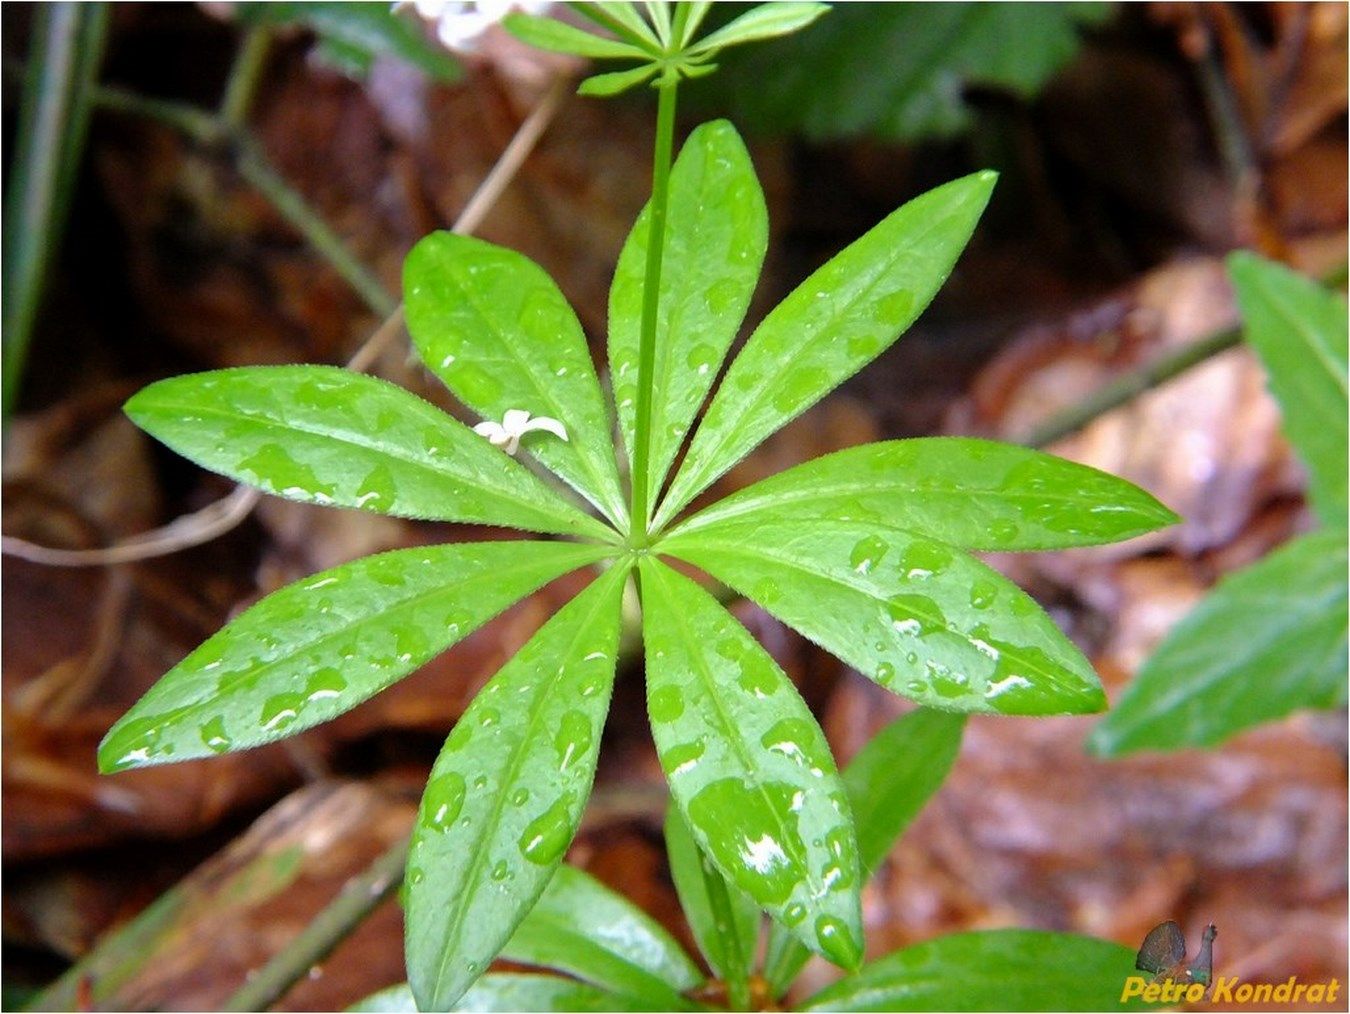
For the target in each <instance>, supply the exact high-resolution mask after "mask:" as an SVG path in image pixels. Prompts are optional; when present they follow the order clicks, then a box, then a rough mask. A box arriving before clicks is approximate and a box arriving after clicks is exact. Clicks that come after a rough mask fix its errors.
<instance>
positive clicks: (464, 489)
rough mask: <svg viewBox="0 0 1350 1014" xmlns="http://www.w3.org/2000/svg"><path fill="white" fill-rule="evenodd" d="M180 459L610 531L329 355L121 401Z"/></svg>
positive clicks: (339, 501)
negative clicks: (324, 362)
mask: <svg viewBox="0 0 1350 1014" xmlns="http://www.w3.org/2000/svg"><path fill="white" fill-rule="evenodd" d="M126 412H127V415H129V416H130V417H131V419H132V421H133V422H135V423H136V425H137V426H139V427H141V428H142V429H143V430H145V431H146V432H147V433H150V434H151V435H152V436H154V437H156V438H157V439H159V440H161V441H163V442H164V443H166V444H168V445H169V446H170V447H172V448H173V449H174V450H175V451H177V452H178V453H179V454H181V455H183V456H184V457H185V458H189V459H190V460H192V461H195V462H196V463H197V464H199V465H201V466H202V467H203V468H209V469H211V470H212V471H214V472H219V473H221V474H222V475H227V476H229V477H230V478H232V479H235V480H238V481H239V482H245V483H248V484H249V485H252V486H257V487H259V488H261V489H263V490H266V491H267V492H268V493H275V494H276V495H278V496H283V497H286V498H287V499H289V500H300V501H304V502H307V503H319V504H330V505H333V506H338V507H358V508H360V509H362V510H368V511H376V512H378V513H381V514H394V515H397V516H399V517H410V518H426V519H432V520H438V521H465V522H471V523H483V524H493V525H509V526H511V527H515V528H524V529H528V530H531V531H539V532H555V533H558V534H564V535H592V536H597V537H601V538H603V537H605V536H607V535H612V533H611V532H610V531H609V529H608V528H606V527H605V526H604V525H603V524H601V523H600V522H598V521H596V520H595V519H594V518H592V517H589V516H587V515H585V514H583V513H582V512H581V511H580V510H578V509H577V508H575V507H573V506H572V505H571V504H569V503H568V502H567V501H566V500H565V499H564V498H562V497H560V496H559V495H558V494H557V493H556V492H554V491H553V490H551V489H549V487H548V486H546V485H545V484H544V483H543V482H541V481H540V480H539V479H538V478H536V477H535V476H534V475H532V474H531V473H530V471H529V470H528V469H527V468H525V467H524V466H523V465H521V464H520V463H519V462H517V461H512V460H511V458H509V457H508V456H507V455H505V454H503V453H502V452H501V451H499V450H497V449H496V448H495V447H493V446H492V445H491V444H489V443H488V442H487V441H486V440H484V439H483V438H482V437H480V436H479V435H478V434H476V433H474V432H473V431H472V430H470V429H469V428H468V427H467V426H464V425H463V424H462V423H460V422H459V421H458V420H456V419H453V418H451V417H450V416H448V415H446V414H445V413H444V412H442V411H441V410H440V409H438V408H436V407H434V406H432V405H429V404H427V403H426V402H425V401H423V400H422V399H421V398H418V397H417V396H416V395H414V394H411V393H409V392H408V391H405V390H403V389H402V388H401V387H396V386H395V385H393V384H390V383H388V382H387V381H384V380H377V379H376V378H374V377H367V376H364V375H362V374H359V373H352V372H351V371H349V370H340V369H337V368H335V367H331V366H252V367H243V368H239V369H230V370H213V371H211V372H209V373H195V374H189V375H186V376H181V377H171V378H169V379H168V380H161V381H159V382H158V383H155V384H151V385H150V386H149V387H147V388H145V389H144V390H142V391H140V392H139V393H137V394H136V395H135V396H134V397H132V399H131V400H130V401H128V402H127V404H126Z"/></svg>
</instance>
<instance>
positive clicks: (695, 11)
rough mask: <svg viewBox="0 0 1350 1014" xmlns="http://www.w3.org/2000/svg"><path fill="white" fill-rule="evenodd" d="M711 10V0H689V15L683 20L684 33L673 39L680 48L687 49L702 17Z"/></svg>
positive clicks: (699, 25) (701, 21) (699, 26)
mask: <svg viewBox="0 0 1350 1014" xmlns="http://www.w3.org/2000/svg"><path fill="white" fill-rule="evenodd" d="M710 10H712V0H690V2H689V16H688V17H687V18H685V21H684V33H683V34H682V35H681V36H680V38H679V39H677V40H675V41H676V43H677V44H678V45H679V47H680V48H681V49H688V48H689V43H690V42H692V41H693V38H694V36H695V35H697V34H698V30H699V28H701V27H702V26H703V19H704V18H706V17H707V16H708V11H710Z"/></svg>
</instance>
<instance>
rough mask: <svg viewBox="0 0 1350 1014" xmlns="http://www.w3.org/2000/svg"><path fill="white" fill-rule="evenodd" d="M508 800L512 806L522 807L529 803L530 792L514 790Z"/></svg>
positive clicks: (524, 789)
mask: <svg viewBox="0 0 1350 1014" xmlns="http://www.w3.org/2000/svg"><path fill="white" fill-rule="evenodd" d="M510 798H511V805H512V806H524V805H525V803H526V802H528V801H529V798H530V790H529V789H526V788H523V787H522V788H519V789H516V790H515V791H514V792H512V793H511V797H510Z"/></svg>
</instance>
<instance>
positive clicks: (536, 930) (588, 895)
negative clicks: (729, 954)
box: [502, 866, 703, 1010]
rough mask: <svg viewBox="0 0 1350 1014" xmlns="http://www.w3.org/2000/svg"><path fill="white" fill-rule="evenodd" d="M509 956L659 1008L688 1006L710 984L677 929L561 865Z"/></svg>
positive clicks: (509, 947)
mask: <svg viewBox="0 0 1350 1014" xmlns="http://www.w3.org/2000/svg"><path fill="white" fill-rule="evenodd" d="M502 957H504V958H508V959H510V960H511V961H520V962H524V963H526V964H531V965H540V966H542V967H545V968H555V969H558V970H559V971H563V972H567V973H569V974H571V975H575V976H576V977H578V978H579V979H582V980H584V981H586V982H589V983H592V984H594V985H596V986H599V987H601V988H603V989H607V990H611V991H613V992H615V993H619V994H621V995H623V996H627V997H630V998H632V999H635V1000H639V1001H642V1002H644V1003H648V1004H651V1005H652V1007H653V1008H654V1009H657V1010H689V1009H691V1007H692V1005H691V1004H690V1003H689V1002H688V1001H686V1000H685V999H684V998H683V997H682V996H680V993H682V992H683V991H685V990H688V989H692V988H693V987H695V986H697V985H698V984H699V983H700V982H702V981H703V976H702V975H701V974H700V973H699V971H698V968H697V967H696V966H695V965H694V963H693V962H692V961H691V960H690V959H689V956H688V955H687V954H685V953H684V951H683V950H681V949H680V945H679V944H677V943H676V942H675V941H674V939H672V938H671V936H670V934H669V933H667V932H666V931H665V930H664V929H662V928H661V926H660V925H659V924H658V923H657V922H656V921H655V920H654V919H652V918H651V916H649V915H647V914H646V913H645V912H643V911H642V910H641V909H639V908H637V907H635V906H634V905H633V904H632V903H631V902H629V901H628V900H627V899H626V898H624V897H623V896H621V895H619V894H615V893H614V892H613V891H611V890H610V889H609V888H607V887H605V886H604V885H603V884H601V883H600V882H599V881H597V880H596V879H595V878H594V877H591V876H589V875H588V874H586V873H583V872H582V871H581V870H578V869H575V868H574V867H571V866H560V867H559V868H558V871H557V873H556V874H555V875H554V877H553V880H551V881H550V882H549V885H548V888H547V889H546V890H545V891H544V894H543V896H542V897H541V898H540V899H539V903H538V904H537V905H535V907H534V908H533V909H532V910H531V911H530V914H529V915H528V916H526V917H525V921H524V922H522V923H521V924H520V927H519V928H518V929H517V930H516V933H515V936H513V937H512V938H511V940H510V942H509V943H508V944H507V945H506V947H505V949H503V951H502Z"/></svg>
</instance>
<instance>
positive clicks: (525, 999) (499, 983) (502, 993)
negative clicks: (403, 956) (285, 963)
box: [347, 972, 653, 1014]
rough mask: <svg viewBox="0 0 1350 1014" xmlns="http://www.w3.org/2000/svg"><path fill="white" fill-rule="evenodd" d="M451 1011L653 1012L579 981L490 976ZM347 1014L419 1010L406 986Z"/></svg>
mask: <svg viewBox="0 0 1350 1014" xmlns="http://www.w3.org/2000/svg"><path fill="white" fill-rule="evenodd" d="M451 1009H452V1010H456V1011H483V1012H497V1011H500V1012H502V1014H508V1012H514V1011H640V1010H651V1009H653V1008H651V1007H649V1006H646V1005H644V1004H642V1003H641V1002H640V1001H636V1000H633V999H632V998H630V997H625V996H619V995H618V994H616V993H610V992H607V991H605V990H603V989H597V988H596V987H595V986H589V985H587V984H586V983H584V982H577V981H576V980H575V979H564V978H561V977H559V976H556V975H521V974H519V973H515V972H489V973H488V974H487V975H485V976H483V977H482V978H481V979H479V980H478V981H477V982H475V983H474V984H473V985H472V986H470V987H469V991H468V992H467V993H465V994H464V995H463V996H462V997H460V999H459V1003H457V1004H455V1006H454V1007H453V1008H451ZM347 1010H349V1011H353V1012H367V1014H414V1012H416V1011H417V1010H418V1007H417V1003H416V1001H415V1000H414V999H413V994H412V988H411V987H410V986H409V985H408V984H407V983H406V982H404V983H400V984H399V985H397V986H390V987H389V988H388V989H382V990H380V991H379V992H378V993H372V994H371V995H370V996H368V997H366V998H365V999H364V1000H362V1001H361V1002H360V1003H357V1004H354V1005H352V1006H351V1007H348V1008H347Z"/></svg>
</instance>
